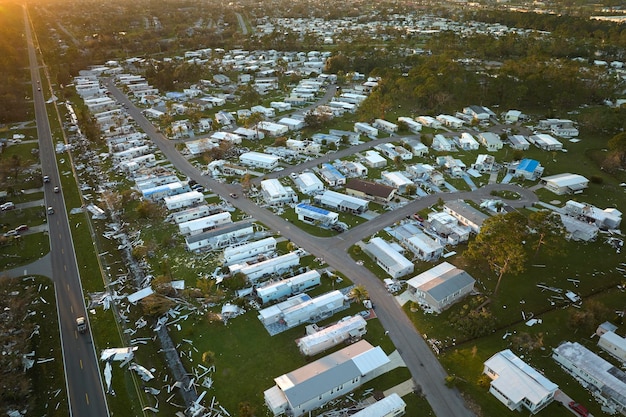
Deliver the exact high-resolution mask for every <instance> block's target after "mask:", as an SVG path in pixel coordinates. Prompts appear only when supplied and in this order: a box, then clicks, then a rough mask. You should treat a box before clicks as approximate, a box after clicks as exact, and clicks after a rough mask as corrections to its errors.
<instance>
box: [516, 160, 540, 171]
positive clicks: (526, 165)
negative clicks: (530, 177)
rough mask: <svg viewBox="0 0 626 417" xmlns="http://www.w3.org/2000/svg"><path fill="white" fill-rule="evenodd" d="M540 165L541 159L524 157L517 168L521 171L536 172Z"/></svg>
mask: <svg viewBox="0 0 626 417" xmlns="http://www.w3.org/2000/svg"><path fill="white" fill-rule="evenodd" d="M538 166H539V161H535V160H534V159H522V160H521V161H520V163H519V165H518V166H517V169H518V170H520V171H526V172H535V170H536V169H537V167H538Z"/></svg>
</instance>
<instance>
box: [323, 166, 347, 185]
mask: <svg viewBox="0 0 626 417" xmlns="http://www.w3.org/2000/svg"><path fill="white" fill-rule="evenodd" d="M319 174H320V176H321V177H322V179H323V180H324V181H326V183H327V184H328V185H330V186H331V187H337V186H339V185H345V184H346V176H345V175H343V174H342V173H341V172H339V171H338V170H337V168H335V167H334V166H332V165H331V164H328V163H324V164H322V167H321V168H320V170H319Z"/></svg>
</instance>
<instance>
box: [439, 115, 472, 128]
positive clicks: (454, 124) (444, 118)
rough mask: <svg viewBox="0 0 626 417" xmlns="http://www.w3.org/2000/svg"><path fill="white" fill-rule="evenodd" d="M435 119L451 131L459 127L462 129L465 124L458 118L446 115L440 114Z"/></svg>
mask: <svg viewBox="0 0 626 417" xmlns="http://www.w3.org/2000/svg"><path fill="white" fill-rule="evenodd" d="M436 119H437V120H439V121H440V122H441V123H442V124H443V125H444V126H448V127H451V128H453V129H460V128H461V127H463V124H464V123H465V122H464V121H463V120H461V119H459V118H458V117H454V116H450V115H448V114H440V115H439V116H437V117H436Z"/></svg>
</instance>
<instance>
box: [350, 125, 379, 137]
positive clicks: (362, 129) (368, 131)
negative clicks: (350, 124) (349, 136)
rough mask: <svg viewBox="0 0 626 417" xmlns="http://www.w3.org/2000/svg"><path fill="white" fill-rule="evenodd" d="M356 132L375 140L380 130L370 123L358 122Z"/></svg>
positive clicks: (355, 127) (355, 126)
mask: <svg viewBox="0 0 626 417" xmlns="http://www.w3.org/2000/svg"><path fill="white" fill-rule="evenodd" d="M354 131H355V132H356V133H363V134H364V135H366V136H368V137H370V138H375V137H377V136H378V129H376V128H375V127H373V126H372V125H370V124H369V123H364V122H357V123H355V124H354Z"/></svg>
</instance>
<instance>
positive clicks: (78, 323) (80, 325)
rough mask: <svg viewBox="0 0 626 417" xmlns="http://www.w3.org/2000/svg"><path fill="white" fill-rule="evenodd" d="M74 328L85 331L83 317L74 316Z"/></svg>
mask: <svg viewBox="0 0 626 417" xmlns="http://www.w3.org/2000/svg"><path fill="white" fill-rule="evenodd" d="M76 328H77V329H78V331H79V333H86V332H87V321H86V320H85V318H84V317H82V316H81V317H77V318H76Z"/></svg>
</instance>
